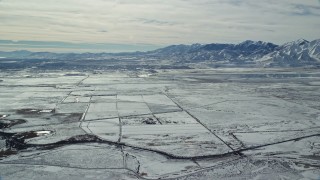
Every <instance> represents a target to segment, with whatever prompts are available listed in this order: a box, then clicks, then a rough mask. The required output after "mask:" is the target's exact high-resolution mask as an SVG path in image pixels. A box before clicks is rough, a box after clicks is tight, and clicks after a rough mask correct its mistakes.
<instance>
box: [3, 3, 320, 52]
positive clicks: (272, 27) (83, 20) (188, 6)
mask: <svg viewBox="0 0 320 180" xmlns="http://www.w3.org/2000/svg"><path fill="white" fill-rule="evenodd" d="M319 19H320V0H0V50H15V49H28V50H33V51H76V52H78V51H83V52H84V51H92V52H96V51H106V52H115V51H135V50H151V49H155V48H158V47H163V46H166V45H171V44H192V43H213V42H215V43H239V42H241V41H244V40H248V39H250V40H262V41H268V42H273V43H277V44H281V43H284V42H288V41H293V40H296V39H300V38H304V39H307V40H313V39H319V38H320V36H319V35H320V30H319V29H320V20H319ZM39 41H41V42H39Z"/></svg>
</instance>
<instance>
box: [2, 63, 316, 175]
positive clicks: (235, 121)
mask: <svg viewBox="0 0 320 180" xmlns="http://www.w3.org/2000/svg"><path fill="white" fill-rule="evenodd" d="M67 73H68V72H62V71H49V72H41V73H35V72H30V71H28V70H23V71H2V72H0V130H1V131H0V179H1V178H2V179H3V180H6V179H19V180H20V179H203V180H211V179H316V180H319V179H320V138H319V137H320V72H319V71H318V70H306V69H235V68H234V69H227V68H226V69H208V70H157V71H154V72H153V73H150V72H144V71H143V70H141V71H130V72H126V71H102V72H100V73H91V72H79V73H77V72H74V74H75V75H74V76H67V75H65V74H67Z"/></svg>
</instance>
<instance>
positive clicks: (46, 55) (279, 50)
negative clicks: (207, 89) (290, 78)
mask: <svg viewBox="0 0 320 180" xmlns="http://www.w3.org/2000/svg"><path fill="white" fill-rule="evenodd" d="M0 57H2V58H5V59H50V60H54V59H57V60H66V61H70V60H108V59H113V60H119V61H120V60H126V59H132V58H133V59H136V60H141V61H144V62H146V63H148V62H149V61H150V62H149V63H152V62H166V63H172V64H206V65H211V66H216V67H217V66H241V67H320V39H317V40H313V41H307V40H304V39H299V40H296V41H292V42H288V43H285V44H283V45H276V44H273V43H269V42H262V41H250V40H247V41H244V42H242V43H239V44H217V43H212V44H193V45H172V46H168V47H165V48H161V49H157V50H154V51H148V52H133V53H51V52H30V51H24V50H22V51H13V52H1V51H0Z"/></svg>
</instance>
